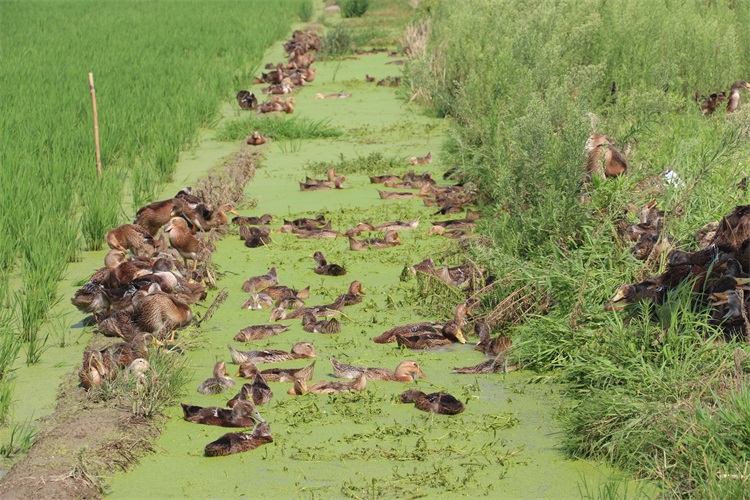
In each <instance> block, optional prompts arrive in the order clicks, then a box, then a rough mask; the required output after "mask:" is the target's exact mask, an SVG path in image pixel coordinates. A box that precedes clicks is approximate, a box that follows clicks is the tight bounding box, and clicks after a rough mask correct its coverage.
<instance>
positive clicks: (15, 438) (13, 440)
mask: <svg viewBox="0 0 750 500" xmlns="http://www.w3.org/2000/svg"><path fill="white" fill-rule="evenodd" d="M37 432H38V429H37V428H36V427H35V426H34V425H33V423H32V420H31V419H30V418H29V419H27V420H25V421H24V422H23V423H21V424H19V423H17V422H16V423H14V424H11V426H10V435H9V436H8V441H7V442H6V443H3V444H1V445H0V455H2V456H3V457H5V458H8V457H10V456H13V455H22V454H24V453H26V452H27V451H28V450H29V449H30V448H31V446H32V445H33V444H34V440H35V439H36V435H37Z"/></svg>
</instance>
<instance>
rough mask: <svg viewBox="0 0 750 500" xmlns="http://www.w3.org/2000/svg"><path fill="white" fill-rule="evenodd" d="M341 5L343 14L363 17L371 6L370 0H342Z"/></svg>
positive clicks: (344, 15)
mask: <svg viewBox="0 0 750 500" xmlns="http://www.w3.org/2000/svg"><path fill="white" fill-rule="evenodd" d="M339 6H340V7H341V16H342V17H344V18H347V17H362V16H364V15H365V12H367V9H368V8H369V7H370V0H340V1H339Z"/></svg>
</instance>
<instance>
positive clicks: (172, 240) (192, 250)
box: [164, 217, 201, 271]
mask: <svg viewBox="0 0 750 500" xmlns="http://www.w3.org/2000/svg"><path fill="white" fill-rule="evenodd" d="M164 232H165V233H167V234H168V235H169V244H170V245H172V248H174V249H175V250H177V252H178V253H179V254H180V256H181V257H182V260H183V263H184V265H185V267H187V260H188V259H190V260H192V261H193V271H195V268H196V267H198V252H199V251H200V248H201V243H200V240H198V239H197V238H196V237H195V236H193V234H192V233H191V231H190V229H189V228H188V226H187V222H186V221H185V219H183V218H182V217H172V218H171V219H170V220H169V223H168V224H167V226H166V227H165V228H164Z"/></svg>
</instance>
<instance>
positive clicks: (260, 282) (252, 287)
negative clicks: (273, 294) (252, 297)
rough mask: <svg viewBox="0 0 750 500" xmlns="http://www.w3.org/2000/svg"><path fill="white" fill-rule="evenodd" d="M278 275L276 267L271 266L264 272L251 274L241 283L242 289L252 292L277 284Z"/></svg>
mask: <svg viewBox="0 0 750 500" xmlns="http://www.w3.org/2000/svg"><path fill="white" fill-rule="evenodd" d="M278 284H279V277H278V275H277V274H276V268H275V267H272V268H271V269H269V270H268V272H267V273H266V274H262V275H260V276H253V277H252V278H250V279H248V280H247V281H245V282H244V283H243V284H242V291H243V292H247V293H254V292H257V291H260V290H263V289H264V288H267V287H269V286H273V285H278Z"/></svg>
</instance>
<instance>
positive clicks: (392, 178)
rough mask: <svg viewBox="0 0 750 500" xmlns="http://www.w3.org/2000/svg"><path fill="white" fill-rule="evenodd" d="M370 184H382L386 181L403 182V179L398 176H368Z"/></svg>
mask: <svg viewBox="0 0 750 500" xmlns="http://www.w3.org/2000/svg"><path fill="white" fill-rule="evenodd" d="M368 177H369V178H370V183H371V184H383V183H385V182H386V181H403V180H404V179H403V178H402V177H401V176H400V175H395V174H384V175H370V176H368Z"/></svg>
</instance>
